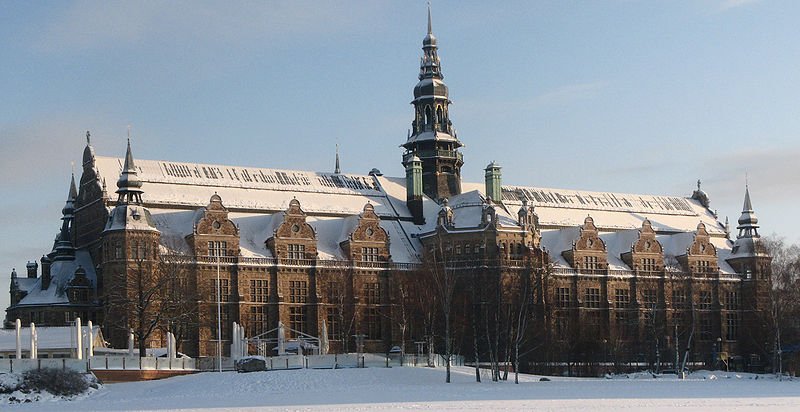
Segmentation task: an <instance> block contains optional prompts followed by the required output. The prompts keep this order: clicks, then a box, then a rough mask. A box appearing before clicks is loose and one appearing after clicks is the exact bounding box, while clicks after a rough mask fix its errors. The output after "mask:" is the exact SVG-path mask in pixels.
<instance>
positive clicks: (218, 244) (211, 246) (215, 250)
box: [208, 240, 228, 256]
mask: <svg viewBox="0 0 800 412" xmlns="http://www.w3.org/2000/svg"><path fill="white" fill-rule="evenodd" d="M227 255H228V242H226V241H224V240H222V241H221V240H210V241H208V256H227Z"/></svg>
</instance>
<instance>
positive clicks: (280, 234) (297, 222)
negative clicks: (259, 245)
mask: <svg viewBox="0 0 800 412" xmlns="http://www.w3.org/2000/svg"><path fill="white" fill-rule="evenodd" d="M306 218H307V215H306V213H305V212H304V211H303V209H302V208H301V207H300V202H299V201H298V200H297V199H292V200H291V201H290V202H289V208H288V209H287V210H286V211H285V212H283V222H281V224H280V225H278V227H277V229H275V232H274V234H273V236H272V237H270V238H269V239H267V248H268V249H269V250H270V251H271V252H272V254H273V256H275V257H277V258H278V259H281V260H287V259H288V260H299V259H316V257H317V234H316V232H314V228H313V227H311V225H309V224H308V223H306Z"/></svg>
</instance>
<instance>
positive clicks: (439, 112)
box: [436, 106, 444, 130]
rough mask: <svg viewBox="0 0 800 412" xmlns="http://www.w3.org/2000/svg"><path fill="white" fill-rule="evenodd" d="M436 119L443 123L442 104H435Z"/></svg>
mask: <svg viewBox="0 0 800 412" xmlns="http://www.w3.org/2000/svg"><path fill="white" fill-rule="evenodd" d="M436 121H437V122H439V124H444V117H442V106H436ZM436 126H438V125H436ZM440 130H441V128H440Z"/></svg>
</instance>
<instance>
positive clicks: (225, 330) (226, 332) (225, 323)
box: [211, 305, 230, 341]
mask: <svg viewBox="0 0 800 412" xmlns="http://www.w3.org/2000/svg"><path fill="white" fill-rule="evenodd" d="M219 317H220V320H219V324H220V325H222V340H226V339H229V338H230V328H229V325H230V322H229V320H228V319H229V316H228V310H227V308H226V307H225V306H223V307H222V310H221V311H220V312H219ZM211 340H212V341H215V340H217V307H216V305H215V306H212V307H211Z"/></svg>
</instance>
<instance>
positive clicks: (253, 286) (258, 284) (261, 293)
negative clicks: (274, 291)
mask: <svg viewBox="0 0 800 412" xmlns="http://www.w3.org/2000/svg"><path fill="white" fill-rule="evenodd" d="M268 286H269V285H268V283H267V281H266V280H263V279H255V280H251V281H250V301H251V302H257V303H266V302H268V301H269V287H268Z"/></svg>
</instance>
